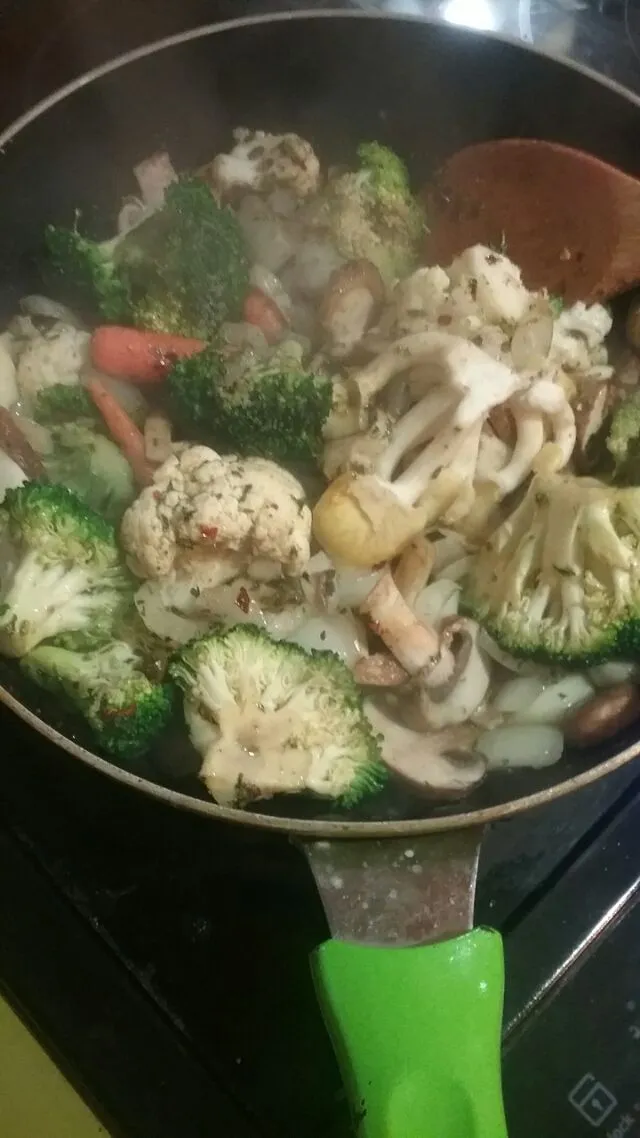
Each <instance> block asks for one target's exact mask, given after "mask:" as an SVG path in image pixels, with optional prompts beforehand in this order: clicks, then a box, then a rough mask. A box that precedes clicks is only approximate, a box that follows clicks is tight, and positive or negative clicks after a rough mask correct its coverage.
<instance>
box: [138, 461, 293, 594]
mask: <svg viewBox="0 0 640 1138" xmlns="http://www.w3.org/2000/svg"><path fill="white" fill-rule="evenodd" d="M310 531H311V514H310V511H309V508H308V506H307V505H306V502H305V494H304V490H303V488H302V486H301V485H300V483H299V482H298V481H297V479H296V478H294V477H293V475H292V474H289V472H288V471H286V470H283V469H282V468H281V467H279V466H276V464H275V463H274V462H269V461H268V460H267V459H263V458H248V459H241V458H237V457H236V456H235V455H224V456H222V455H219V454H216V452H215V451H214V450H211V449H210V448H209V447H204V446H185V447H183V448H180V449H179V450H178V452H177V453H175V454H174V455H172V457H171V458H169V459H167V461H166V462H165V463H163V464H162V466H160V467H159V468H158V469H157V470H156V472H155V474H154V480H153V484H152V485H151V486H148V487H146V488H145V489H144V490H143V491H142V493H141V494H140V496H139V497H138V498H137V499H136V501H135V502H134V503H133V505H132V506H130V507H129V509H128V510H127V512H126V513H125V515H124V518H123V521H122V529H121V538H122V543H123V545H124V548H125V551H126V553H127V554H128V557H129V560H130V565H131V568H132V570H133V571H134V572H135V573H136V574H137V575H138V576H140V577H153V578H162V577H167V576H169V575H170V574H172V573H180V574H181V575H182V576H184V575H185V574H187V573H188V572H189V567H190V566H193V567H194V568H197V569H198V571H199V573H200V574H201V573H202V567H203V565H206V566H208V567H210V569H211V585H213V584H219V583H220V581H221V580H223V579H227V580H228V579H229V576H234V575H236V574H237V573H238V572H240V571H241V569H242V567H246V568H247V570H248V571H249V572H251V575H254V574H253V568H254V567H255V569H256V572H259V573H260V575H261V576H263V577H264V578H275V577H277V576H279V575H280V573H284V574H285V575H286V576H291V577H295V576H299V575H300V574H301V573H302V572H303V571H304V568H305V566H306V564H307V561H308V560H309V537H310ZM221 559H222V560H223V562H226V563H227V565H228V573H229V575H228V576H226V577H225V575H224V573H223V574H220V572H219V571H218V569H219V564H220V560H221ZM256 563H257V564H256ZM234 570H235V572H234Z"/></svg>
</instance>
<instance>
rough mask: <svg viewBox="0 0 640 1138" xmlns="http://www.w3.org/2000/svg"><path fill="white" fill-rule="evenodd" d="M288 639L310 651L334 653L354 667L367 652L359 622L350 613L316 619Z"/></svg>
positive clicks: (308, 622) (305, 624) (317, 617)
mask: <svg viewBox="0 0 640 1138" xmlns="http://www.w3.org/2000/svg"><path fill="white" fill-rule="evenodd" d="M287 640H289V641H291V643H292V644H299V645H300V647H301V648H304V649H305V650H306V651H307V652H309V651H310V650H311V649H317V650H320V651H324V652H335V654H336V656H339V657H340V659H341V660H344V662H345V663H346V664H349V666H352V665H353V664H355V662H356V660H359V659H360V657H361V656H365V655H366V652H367V646H366V636H365V635H364V633H363V630H362V627H361V625H360V624H359V622H358V621H357V620H356V619H355V618H354V617H353V616H352V615H351V614H349V613H343V614H340V615H338V614H335V615H333V616H323V617H319V616H314V617H312V618H311V620H308V621H306V622H305V623H304V624H303V625H302V627H301V628H299V629H297V631H296V632H294V633H293V635H291V636H288V637H287Z"/></svg>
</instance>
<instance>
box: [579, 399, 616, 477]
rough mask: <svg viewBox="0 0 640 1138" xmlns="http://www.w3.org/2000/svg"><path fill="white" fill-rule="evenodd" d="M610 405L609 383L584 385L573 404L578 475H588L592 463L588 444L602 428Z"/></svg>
mask: <svg viewBox="0 0 640 1138" xmlns="http://www.w3.org/2000/svg"><path fill="white" fill-rule="evenodd" d="M611 403H612V393H611V385H610V384H609V383H588V382H587V383H584V384H582V387H581V388H580V394H579V395H578V398H577V399H576V400H575V401H574V403H573V413H574V416H575V420H576V447H575V450H574V459H575V462H576V468H577V471H578V473H579V474H588V473H589V471H590V469H591V466H592V461H593V460H592V461H591V462H590V459H589V451H590V444H591V443H593V441H594V440H595V438H596V436H597V435H598V432H599V431H600V430H601V429H602V427H603V426H604V423H605V420H606V418H607V414H608V412H609V409H610V406H611Z"/></svg>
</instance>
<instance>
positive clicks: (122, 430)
mask: <svg viewBox="0 0 640 1138" xmlns="http://www.w3.org/2000/svg"><path fill="white" fill-rule="evenodd" d="M87 391H88V392H89V395H90V396H91V398H92V399H93V402H94V403H95V405H96V407H97V408H98V411H99V412H100V414H101V415H102V418H103V419H104V422H105V426H106V428H107V430H108V432H109V434H110V435H111V438H112V439H113V441H114V442H115V443H117V444H118V446H119V447H120V450H121V451H122V453H123V455H124V456H125V458H126V459H127V461H128V463H129V465H130V467H131V469H132V471H133V476H134V478H135V480H136V482H137V483H138V485H139V486H149V484H150V483H151V482H153V469H152V467H151V465H150V464H149V462H148V461H147V457H146V454H145V448H144V435H143V433H142V431H141V430H140V429H139V428H138V427H136V424H135V423H134V421H133V419H131V418H130V416H129V415H127V412H126V411H125V410H124V408H123V407H121V406H120V404H119V403H118V400H117V399H116V398H115V397H114V396H113V395H112V394H111V392H110V391H108V390H107V388H106V387H105V385H104V383H102V382H101V381H100V380H99V379H95V378H94V379H89V380H88V381H87Z"/></svg>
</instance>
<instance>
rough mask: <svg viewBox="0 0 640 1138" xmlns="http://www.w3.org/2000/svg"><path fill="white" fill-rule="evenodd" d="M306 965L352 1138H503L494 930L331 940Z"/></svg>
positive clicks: (499, 960)
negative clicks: (426, 938)
mask: <svg viewBox="0 0 640 1138" xmlns="http://www.w3.org/2000/svg"><path fill="white" fill-rule="evenodd" d="M313 970H314V976H315V982H316V988H317V991H318V996H319V1001H320V1005H321V1008H322V1011H323V1014H324V1017H325V1022H326V1024H327V1027H328V1030H329V1033H330V1035H331V1037H332V1040H333V1044H334V1048H335V1051H336V1056H337V1058H338V1061H339V1063H340V1066H341V1069H342V1073H343V1077H344V1079H345V1084H346V1086H347V1089H348V1092H349V1094H350V1097H351V1103H352V1109H353V1111H354V1114H355V1116H356V1118H357V1119H358V1121H359V1127H358V1131H357V1133H358V1136H359V1138H506V1134H507V1130H506V1123H505V1118H504V1111H503V1106H502V1091H501V1078H500V1026H501V1019H502V994H503V972H504V969H503V955H502V941H501V938H500V935H499V933H497V932H493V931H492V930H490V929H474V930H473V931H472V932H469V933H466V934H465V935H464V936H459V937H455V938H454V939H452V940H447V941H443V942H441V943H440V944H435V945H427V946H421V947H418V948H378V947H375V946H372V945H359V944H350V943H347V942H345V941H338V940H331V941H327V942H326V943H325V944H323V945H321V947H320V948H319V949H317V950H316V953H315V955H314V959H313Z"/></svg>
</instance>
